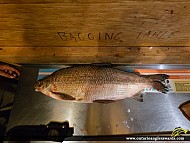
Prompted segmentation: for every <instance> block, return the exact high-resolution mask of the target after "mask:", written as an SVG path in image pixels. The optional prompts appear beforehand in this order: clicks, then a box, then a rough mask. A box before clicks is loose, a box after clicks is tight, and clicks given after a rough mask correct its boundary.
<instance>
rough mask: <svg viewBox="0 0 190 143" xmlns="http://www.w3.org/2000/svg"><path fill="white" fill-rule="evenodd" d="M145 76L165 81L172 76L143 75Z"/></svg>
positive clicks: (153, 79)
mask: <svg viewBox="0 0 190 143" xmlns="http://www.w3.org/2000/svg"><path fill="white" fill-rule="evenodd" d="M142 76H144V77H147V78H150V79H152V81H161V82H165V80H166V79H168V78H169V77H170V76H169V75H167V74H154V75H142Z"/></svg>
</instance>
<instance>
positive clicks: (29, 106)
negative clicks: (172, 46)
mask: <svg viewBox="0 0 190 143" xmlns="http://www.w3.org/2000/svg"><path fill="white" fill-rule="evenodd" d="M63 66H64V65H57V66H56V65H54V66H51V65H50V66H27V65H25V66H22V72H21V77H20V80H19V84H18V89H17V93H16V96H15V100H14V104H13V108H12V111H11V115H10V120H9V124H8V128H7V130H9V129H11V128H12V127H14V126H18V125H40V124H48V123H49V122H51V121H57V122H63V121H69V123H70V126H71V127H74V135H116V134H130V133H146V132H161V131H172V130H173V129H174V128H176V127H182V128H185V129H190V122H189V120H188V119H186V118H185V117H184V115H183V114H182V113H181V111H180V110H179V108H178V107H179V105H180V104H181V103H183V102H185V101H187V100H190V94H174V93H172V94H167V95H165V94H161V93H146V94H145V96H144V102H143V103H140V102H138V101H135V100H133V99H128V98H127V99H124V100H121V101H117V102H114V103H109V104H100V103H93V104H83V103H74V102H68V101H67V102H66V101H57V100H54V99H52V98H49V97H47V96H45V95H43V94H41V93H38V92H35V90H34V87H33V85H34V82H35V81H36V80H37V76H38V71H39V68H42V67H43V68H49V67H58V68H60V67H63ZM117 67H118V68H120V69H124V70H125V69H126V68H136V67H138V68H139V66H136V65H118V66H117ZM140 67H141V68H160V65H152V66H146V65H144V66H143V65H141V66H140ZM163 67H164V69H168V68H170V69H172V68H175V69H176V68H186V69H187V68H189V69H190V67H189V66H187V65H186V66H176V65H173V66H167V65H162V69H163Z"/></svg>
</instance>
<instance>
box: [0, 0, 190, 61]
mask: <svg viewBox="0 0 190 143" xmlns="http://www.w3.org/2000/svg"><path fill="white" fill-rule="evenodd" d="M189 27H190V1H188V0H181V1H178V0H167V1H165V0H159V1H158V0H157V1H154V0H147V1H144V0H134V1H132V0H89V1H85V0H54V1H53V0H43V1H42V0H28V1H23V0H17V1H11V0H0V32H1V33H0V48H1V49H2V50H1V49H0V60H3V61H6V62H14V63H64V62H66V63H78V62H82V63H90V62H114V63H142V64H143V63H155V64H156V63H190V62H189V55H188V54H189V53H187V52H189V46H190V42H189V40H190V28H189ZM150 47H153V48H152V49H151V50H150ZM129 49H131V50H129ZM138 49H140V50H138ZM168 49H169V50H168ZM179 52H180V53H179Z"/></svg>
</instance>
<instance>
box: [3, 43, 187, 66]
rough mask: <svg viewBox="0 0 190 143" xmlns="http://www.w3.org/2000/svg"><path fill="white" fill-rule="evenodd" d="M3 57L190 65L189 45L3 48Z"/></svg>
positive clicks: (20, 60) (49, 61)
mask: <svg viewBox="0 0 190 143" xmlns="http://www.w3.org/2000/svg"><path fill="white" fill-rule="evenodd" d="M0 60H1V61H5V62H9V63H18V64H19V63H21V64H24V63H25V64H55V63H56V64H57V63H68V64H70V63H75V64H76V63H100V62H109V63H125V64H190V47H101V48H100V47H80V48H78V47H25V48H23V47H3V48H0Z"/></svg>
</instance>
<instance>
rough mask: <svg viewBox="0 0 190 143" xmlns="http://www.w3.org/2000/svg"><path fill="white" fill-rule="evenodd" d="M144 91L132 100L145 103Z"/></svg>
mask: <svg viewBox="0 0 190 143" xmlns="http://www.w3.org/2000/svg"><path fill="white" fill-rule="evenodd" d="M143 95H144V93H143V90H141V91H140V92H138V93H137V94H135V95H133V96H132V98H133V99H135V100H136V101H139V102H143Z"/></svg>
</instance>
